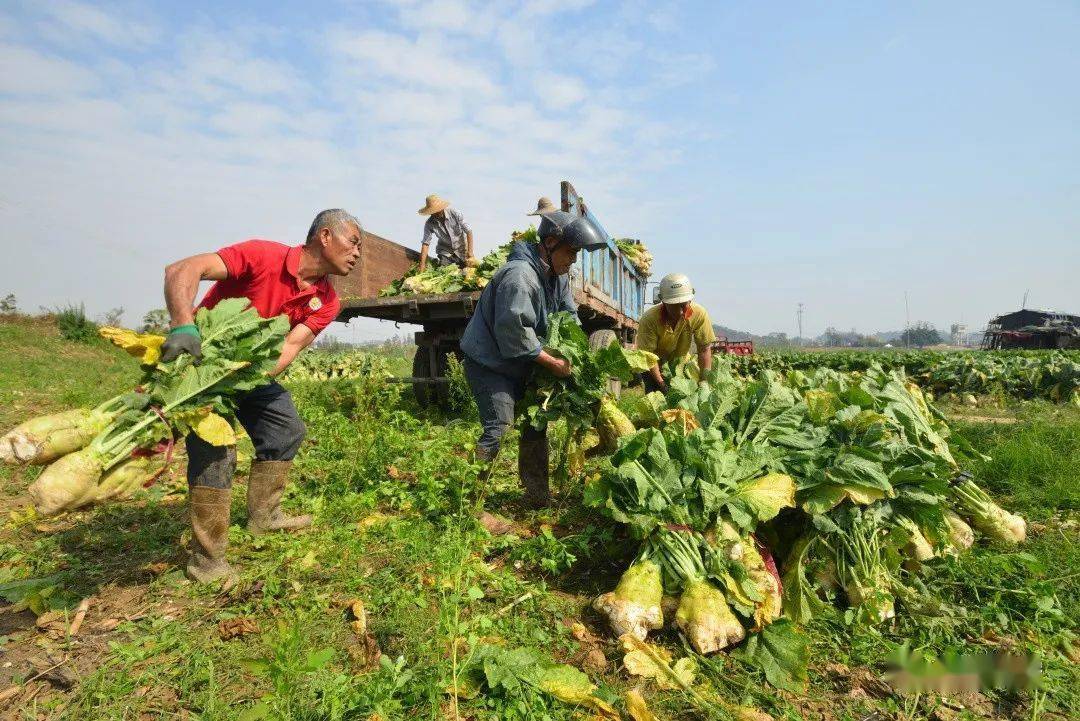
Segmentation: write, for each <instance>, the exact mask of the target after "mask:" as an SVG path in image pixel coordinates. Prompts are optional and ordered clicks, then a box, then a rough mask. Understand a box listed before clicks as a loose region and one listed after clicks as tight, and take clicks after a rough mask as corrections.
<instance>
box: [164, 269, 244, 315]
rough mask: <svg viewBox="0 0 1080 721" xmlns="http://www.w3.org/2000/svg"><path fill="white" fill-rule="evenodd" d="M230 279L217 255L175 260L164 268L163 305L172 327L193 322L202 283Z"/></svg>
mask: <svg viewBox="0 0 1080 721" xmlns="http://www.w3.org/2000/svg"><path fill="white" fill-rule="evenodd" d="M228 277H229V271H228V269H227V268H226V267H225V261H223V260H222V259H221V256H219V255H218V254H217V253H202V254H200V255H193V256H191V257H190V258H184V259H183V260H178V261H176V262H175V263H172V264H170V265H168V266H166V268H165V306H166V307H167V308H168V309H169V318H170V319H171V323H172V327H173V328H175V327H177V326H181V325H190V324H191V323H193V322H194V320H195V314H194V310H193V307H194V305H195V296H196V295H198V293H199V283H200V282H201V281H204V280H224V279H225V278H228Z"/></svg>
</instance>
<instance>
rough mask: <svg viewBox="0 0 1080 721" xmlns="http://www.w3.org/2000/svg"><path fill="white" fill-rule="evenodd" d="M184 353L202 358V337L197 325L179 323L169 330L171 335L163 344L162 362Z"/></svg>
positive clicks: (172, 359) (197, 358)
mask: <svg viewBox="0 0 1080 721" xmlns="http://www.w3.org/2000/svg"><path fill="white" fill-rule="evenodd" d="M184 353H187V354H188V355H190V356H192V357H193V358H195V360H196V362H197V361H199V360H200V359H201V358H202V339H201V338H200V337H199V328H198V327H197V326H195V325H178V326H176V327H175V328H173V329H172V330H171V331H169V336H168V337H167V338H166V339H165V342H164V343H162V344H161V362H162V363H168V362H170V361H174V360H176V359H177V358H179V357H180V356H182V355H183V354H184Z"/></svg>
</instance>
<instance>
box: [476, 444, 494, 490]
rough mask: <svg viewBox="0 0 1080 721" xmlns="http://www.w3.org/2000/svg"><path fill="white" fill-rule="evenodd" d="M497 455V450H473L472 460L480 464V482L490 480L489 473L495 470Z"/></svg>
mask: <svg viewBox="0 0 1080 721" xmlns="http://www.w3.org/2000/svg"><path fill="white" fill-rule="evenodd" d="M498 457H499V451H498V450H494V451H488V450H484V449H483V448H479V447H478V448H477V449H476V450H475V451H473V460H474V462H476V463H478V464H480V466H481V467H480V482H481V483H487V482H488V481H489V480H491V474H492V472H494V470H495V459H496V458H498Z"/></svg>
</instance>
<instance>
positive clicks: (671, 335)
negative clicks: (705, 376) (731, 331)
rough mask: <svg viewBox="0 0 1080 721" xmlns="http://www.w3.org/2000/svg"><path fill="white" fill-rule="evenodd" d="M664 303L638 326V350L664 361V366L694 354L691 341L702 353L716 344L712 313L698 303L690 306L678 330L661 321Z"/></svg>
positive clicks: (647, 315)
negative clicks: (691, 350) (712, 344)
mask: <svg viewBox="0 0 1080 721" xmlns="http://www.w3.org/2000/svg"><path fill="white" fill-rule="evenodd" d="M662 308H663V303H657V304H656V305H654V306H653V307H652V308H649V309H648V310H647V311H645V312H644V313H643V314H642V315H641V320H640V321H639V322H638V333H637V347H638V348H639V349H641V350H647V351H649V352H650V353H655V354H656V355H658V356H659V357H660V362H661V363H666V362H668V361H670V360H677V359H679V358H682V357H683V356H685V355H688V354H689V353H690V341H691V340H692V341H693V342H694V345H695V346H696V347H697V349H698V350H699V351H700V350H701V349H703V348H704V347H705V346H707V345H709V344H710V343H713V342H715V341H716V333H715V332H713V327H712V320H710V319H709V312H708V311H706V310H705V309H704V308H702V307H701V306H700V305H698V304H697V303H691V304H690V305H689V306H687V312H686V314H685V315H683V317H682V318H679V321H678V322H677V323H676V324H675V326H674V327H671V326H669V325H667V324H666V323H664V320H663V318H662V317H661V314H660V313H661V309H662Z"/></svg>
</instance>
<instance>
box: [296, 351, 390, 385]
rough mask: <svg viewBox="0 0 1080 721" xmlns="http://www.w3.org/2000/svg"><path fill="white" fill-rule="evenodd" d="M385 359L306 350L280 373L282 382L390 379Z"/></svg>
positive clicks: (363, 353)
mask: <svg viewBox="0 0 1080 721" xmlns="http://www.w3.org/2000/svg"><path fill="white" fill-rule="evenodd" d="M392 375H393V374H392V373H391V372H390V364H389V363H388V362H387V359H386V358H385V357H383V356H381V355H378V354H375V353H365V352H363V351H328V352H325V351H318V350H316V351H308V352H306V353H302V354H301V355H299V356H298V357H297V358H296V360H294V361H293V362H292V363H291V364H289V368H288V370H286V371H285V373H284V374H282V376H281V379H282V380H284V381H328V380H335V379H338V378H350V379H351V378H390V377H392Z"/></svg>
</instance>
